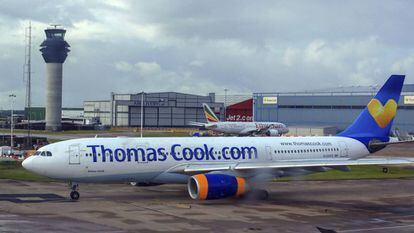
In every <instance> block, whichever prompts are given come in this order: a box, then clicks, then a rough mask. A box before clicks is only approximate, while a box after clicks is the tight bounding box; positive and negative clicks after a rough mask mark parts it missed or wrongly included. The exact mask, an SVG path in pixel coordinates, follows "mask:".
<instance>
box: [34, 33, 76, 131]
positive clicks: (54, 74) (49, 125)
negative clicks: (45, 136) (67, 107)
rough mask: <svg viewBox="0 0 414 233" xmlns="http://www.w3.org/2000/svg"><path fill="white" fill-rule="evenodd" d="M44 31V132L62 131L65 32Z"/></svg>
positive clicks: (65, 51) (67, 49)
mask: <svg viewBox="0 0 414 233" xmlns="http://www.w3.org/2000/svg"><path fill="white" fill-rule="evenodd" d="M52 26H53V28H48V29H46V30H45V33H46V39H45V40H44V41H43V43H42V44H41V45H40V47H41V48H40V51H41V52H42V56H43V59H45V62H46V130H52V131H60V130H61V129H62V123H61V120H62V64H63V62H65V59H66V57H67V56H68V52H69V51H70V50H69V47H70V46H69V44H68V43H67V42H66V41H65V33H66V30H65V29H62V28H57V26H58V25H52Z"/></svg>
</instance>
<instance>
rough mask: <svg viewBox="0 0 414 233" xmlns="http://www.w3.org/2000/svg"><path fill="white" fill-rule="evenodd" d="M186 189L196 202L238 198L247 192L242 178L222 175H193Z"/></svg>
mask: <svg viewBox="0 0 414 233" xmlns="http://www.w3.org/2000/svg"><path fill="white" fill-rule="evenodd" d="M187 187H188V193H189V194H190V197H191V198H192V199H198V200H211V199H219V198H226V197H239V196H241V195H243V194H244V193H245V192H246V191H247V185H246V180H245V179H244V178H241V177H235V176H230V175H223V174H198V175H194V176H192V177H190V179H189V180H188V185H187Z"/></svg>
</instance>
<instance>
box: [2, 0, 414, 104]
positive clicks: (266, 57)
mask: <svg viewBox="0 0 414 233" xmlns="http://www.w3.org/2000/svg"><path fill="white" fill-rule="evenodd" d="M0 6H1V7H0V33H1V37H0V70H1V73H0V81H1V85H0V96H1V98H0V109H1V108H2V109H8V108H9V99H8V95H9V94H10V93H11V92H14V93H15V94H16V95H17V96H18V98H17V99H16V105H17V106H18V107H19V108H22V107H23V105H24V93H25V86H24V83H23V79H22V65H23V61H24V28H25V27H26V26H27V25H28V22H29V20H31V21H32V25H33V35H34V38H33V56H32V63H33V65H32V70H33V72H34V73H33V75H32V77H33V105H34V106H43V105H44V99H45V93H44V85H45V77H44V76H45V67H44V62H43V59H42V57H41V54H40V52H39V45H40V43H41V42H42V40H43V39H44V32H43V30H44V29H45V28H46V27H47V26H48V25H49V24H51V23H59V24H62V25H63V26H64V27H65V28H66V29H67V35H66V40H67V41H68V43H69V44H70V45H71V52H70V53H69V56H68V59H67V61H66V63H65V65H64V71H63V72H64V74H63V75H64V82H63V85H64V86H63V89H64V93H63V106H66V107H81V106H82V105H83V100H95V99H108V98H109V94H110V92H111V91H114V92H125V93H126V92H128V93H129V92H140V91H142V90H144V91H148V92H150V91H180V92H189V93H199V94H206V93H208V92H217V93H222V92H223V89H224V88H228V89H230V90H231V91H230V92H229V93H230V94H232V93H249V92H261V91H284V90H286V91H294V90H305V89H321V88H325V87H335V86H339V85H342V86H345V85H371V84H381V83H382V82H383V81H384V80H385V79H386V78H387V77H388V76H389V75H390V74H392V73H403V74H406V75H407V79H406V83H414V66H413V65H414V49H413V46H412V42H413V41H414V38H413V37H414V32H413V31H412V26H411V24H412V22H414V14H412V11H413V10H414V7H413V6H414V2H412V1H304V0H303V1H211V0H209V1H154V0H153V1H112V0H107V1H89V0H88V1H80V0H71V1H41V0H28V1H0Z"/></svg>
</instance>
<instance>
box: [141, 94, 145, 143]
mask: <svg viewBox="0 0 414 233" xmlns="http://www.w3.org/2000/svg"><path fill="white" fill-rule="evenodd" d="M144 95H145V92H141V130H140V131H141V132H140V134H141V138H142V125H143V124H144Z"/></svg>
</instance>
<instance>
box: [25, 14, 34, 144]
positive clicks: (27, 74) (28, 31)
mask: <svg viewBox="0 0 414 233" xmlns="http://www.w3.org/2000/svg"><path fill="white" fill-rule="evenodd" d="M25 39H26V40H25V41H26V46H25V61H24V75H25V77H26V111H27V112H26V113H27V146H28V147H31V144H32V140H31V135H30V133H31V132H30V130H31V124H30V117H31V113H32V111H31V106H32V103H31V98H32V83H31V82H32V77H31V76H32V67H31V60H32V22H30V21H29V27H27V28H26V30H25Z"/></svg>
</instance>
